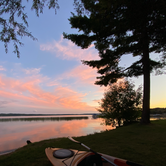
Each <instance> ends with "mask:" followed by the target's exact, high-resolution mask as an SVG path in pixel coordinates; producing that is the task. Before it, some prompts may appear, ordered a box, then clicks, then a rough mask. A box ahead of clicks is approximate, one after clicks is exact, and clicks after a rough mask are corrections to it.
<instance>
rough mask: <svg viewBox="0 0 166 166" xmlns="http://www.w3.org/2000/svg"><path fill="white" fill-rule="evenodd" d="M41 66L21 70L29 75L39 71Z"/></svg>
mask: <svg viewBox="0 0 166 166" xmlns="http://www.w3.org/2000/svg"><path fill="white" fill-rule="evenodd" d="M40 70H41V68H32V69H24V70H23V71H24V72H25V73H26V74H30V75H36V74H39V73H40Z"/></svg>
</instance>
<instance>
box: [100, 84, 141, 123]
mask: <svg viewBox="0 0 166 166" xmlns="http://www.w3.org/2000/svg"><path fill="white" fill-rule="evenodd" d="M134 87H135V86H134V84H133V83H130V82H129V81H120V82H118V83H114V84H112V85H110V86H109V89H108V91H107V92H105V93H104V98H103V99H102V100H101V103H100V108H99V109H98V111H99V112H101V115H100V117H102V118H104V119H105V123H106V124H107V125H108V124H111V125H115V123H116V121H117V122H118V125H119V126H120V125H121V123H122V122H123V123H124V124H125V123H127V124H128V123H131V122H133V121H136V120H137V118H138V117H141V107H140V106H141V104H142V89H141V87H139V88H138V89H137V90H134Z"/></svg>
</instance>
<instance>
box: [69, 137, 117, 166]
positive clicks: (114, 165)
mask: <svg viewBox="0 0 166 166" xmlns="http://www.w3.org/2000/svg"><path fill="white" fill-rule="evenodd" d="M68 138H69V139H70V140H71V141H73V142H75V143H77V144H80V145H82V146H83V147H85V148H86V149H88V150H89V151H91V152H93V153H94V154H97V155H100V156H101V158H102V159H104V160H105V161H107V162H109V163H110V164H112V165H113V166H117V165H116V164H115V163H113V162H111V161H110V160H108V159H106V158H105V157H104V156H102V155H101V154H98V153H97V152H95V151H94V150H92V149H91V148H89V147H88V146H86V145H85V144H83V143H81V142H79V141H76V140H75V139H73V138H72V137H68Z"/></svg>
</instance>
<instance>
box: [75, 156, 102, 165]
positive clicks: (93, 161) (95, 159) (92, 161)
mask: <svg viewBox="0 0 166 166" xmlns="http://www.w3.org/2000/svg"><path fill="white" fill-rule="evenodd" d="M77 166H102V159H101V156H100V155H96V154H94V155H90V156H88V157H86V158H84V159H83V160H82V161H81V162H80V163H79V164H78V165H77Z"/></svg>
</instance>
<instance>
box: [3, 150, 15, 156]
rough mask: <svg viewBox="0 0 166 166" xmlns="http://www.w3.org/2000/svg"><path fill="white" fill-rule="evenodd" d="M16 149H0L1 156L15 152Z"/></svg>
mask: <svg viewBox="0 0 166 166" xmlns="http://www.w3.org/2000/svg"><path fill="white" fill-rule="evenodd" d="M15 150H16V149H12V150H6V151H0V156H2V155H5V154H8V153H12V152H14V151H15Z"/></svg>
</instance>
